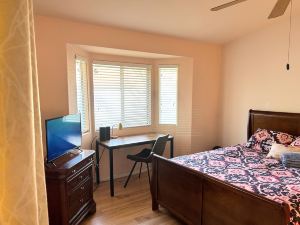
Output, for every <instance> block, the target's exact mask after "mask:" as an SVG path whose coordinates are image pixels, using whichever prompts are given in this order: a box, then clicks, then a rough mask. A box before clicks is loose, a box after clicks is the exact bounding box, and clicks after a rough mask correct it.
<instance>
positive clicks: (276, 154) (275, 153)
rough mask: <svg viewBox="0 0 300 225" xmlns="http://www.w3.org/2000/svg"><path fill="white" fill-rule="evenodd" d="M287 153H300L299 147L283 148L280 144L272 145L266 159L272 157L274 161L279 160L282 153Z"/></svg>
mask: <svg viewBox="0 0 300 225" xmlns="http://www.w3.org/2000/svg"><path fill="white" fill-rule="evenodd" d="M288 152H298V153H300V147H294V146H285V145H281V144H275V143H274V144H272V147H271V150H270V151H269V153H268V155H267V158H270V157H273V158H275V159H280V157H281V155H282V154H283V153H288Z"/></svg>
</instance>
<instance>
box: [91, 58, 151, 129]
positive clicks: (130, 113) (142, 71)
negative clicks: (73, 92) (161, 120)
mask: <svg viewBox="0 0 300 225" xmlns="http://www.w3.org/2000/svg"><path fill="white" fill-rule="evenodd" d="M93 79H94V109H95V128H96V129H98V128H99V127H100V126H113V125H115V124H118V123H122V125H123V127H137V126H147V125H150V124H151V67H150V66H148V65H128V64H121V63H105V62H95V63H94V64H93Z"/></svg>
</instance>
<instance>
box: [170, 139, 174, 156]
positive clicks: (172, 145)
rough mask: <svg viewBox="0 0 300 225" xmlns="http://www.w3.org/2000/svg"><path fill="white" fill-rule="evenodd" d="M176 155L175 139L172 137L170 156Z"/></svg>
mask: <svg viewBox="0 0 300 225" xmlns="http://www.w3.org/2000/svg"><path fill="white" fill-rule="evenodd" d="M173 157H174V139H173V138H172V139H171V141H170V158H173Z"/></svg>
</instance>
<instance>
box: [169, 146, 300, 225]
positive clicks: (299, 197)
mask: <svg viewBox="0 0 300 225" xmlns="http://www.w3.org/2000/svg"><path fill="white" fill-rule="evenodd" d="M172 160H173V161H175V162H176V163H178V164H181V165H183V166H186V167H189V168H192V169H194V170H197V171H201V172H203V173H205V174H208V175H210V176H213V177H215V178H218V179H220V180H222V181H226V182H229V183H231V184H233V185H236V186H238V187H241V188H244V189H246V190H249V191H251V192H254V193H257V194H260V195H263V196H265V197H267V198H269V199H272V200H274V201H278V202H282V201H284V202H286V203H288V205H289V207H290V212H291V213H290V214H291V217H290V223H289V225H300V208H299V207H300V169H296V168H285V167H284V166H283V165H282V164H281V163H280V161H278V160H276V159H270V158H266V154H264V153H262V152H258V151H257V150H252V149H247V148H245V147H243V146H241V145H238V146H234V147H226V148H221V149H217V150H212V151H207V152H201V153H196V154H192V155H185V156H179V157H176V158H173V159H172Z"/></svg>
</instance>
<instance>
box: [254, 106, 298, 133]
mask: <svg viewBox="0 0 300 225" xmlns="http://www.w3.org/2000/svg"><path fill="white" fill-rule="evenodd" d="M258 128H261V129H267V130H274V131H281V132H285V133H288V134H292V135H295V136H300V113H284V112H268V111H258V110H252V109H250V111H249V123H248V139H249V138H250V137H251V135H252V134H254V132H255V131H256V130H257V129H258Z"/></svg>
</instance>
